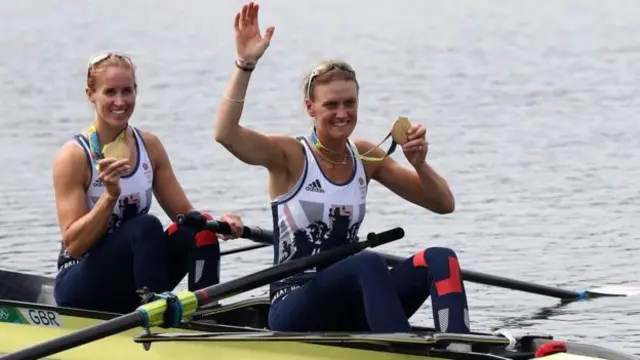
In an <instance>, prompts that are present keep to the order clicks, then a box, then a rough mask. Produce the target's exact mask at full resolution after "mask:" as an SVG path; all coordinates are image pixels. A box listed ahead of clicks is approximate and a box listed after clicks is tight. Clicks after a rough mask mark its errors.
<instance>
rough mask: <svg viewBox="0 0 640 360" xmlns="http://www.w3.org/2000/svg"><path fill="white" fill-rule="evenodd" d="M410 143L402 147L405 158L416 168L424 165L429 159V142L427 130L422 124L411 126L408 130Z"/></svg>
mask: <svg viewBox="0 0 640 360" xmlns="http://www.w3.org/2000/svg"><path fill="white" fill-rule="evenodd" d="M407 135H408V138H409V141H407V142H406V143H405V144H404V145H402V151H403V152H404V156H405V157H406V158H407V160H408V161H409V162H410V163H411V165H413V166H414V167H417V166H420V165H422V164H423V163H424V162H425V161H426V159H427V152H429V142H428V141H427V128H425V127H424V126H422V124H417V123H414V124H411V127H410V128H409V129H408V130H407Z"/></svg>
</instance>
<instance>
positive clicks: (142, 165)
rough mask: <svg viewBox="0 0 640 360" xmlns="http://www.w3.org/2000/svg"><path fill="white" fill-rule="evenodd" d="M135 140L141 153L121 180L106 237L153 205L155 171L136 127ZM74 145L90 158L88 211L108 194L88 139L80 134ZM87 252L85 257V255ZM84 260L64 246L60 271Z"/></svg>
mask: <svg viewBox="0 0 640 360" xmlns="http://www.w3.org/2000/svg"><path fill="white" fill-rule="evenodd" d="M131 129H132V130H133V134H134V137H135V141H134V143H135V146H136V153H137V154H138V156H137V160H136V164H135V166H134V167H133V171H132V172H131V173H130V174H128V175H126V176H122V177H121V178H120V190H121V192H120V197H119V198H118V201H117V202H116V204H115V205H114V207H113V211H112V214H111V220H110V221H109V227H108V229H107V232H106V234H109V233H111V232H113V230H114V229H116V228H117V227H119V226H120V225H122V224H123V223H124V222H126V221H127V220H129V219H132V218H135V217H136V216H138V215H142V214H146V213H148V212H149V208H150V207H151V203H152V201H153V169H152V166H151V160H150V158H149V154H148V153H147V149H146V147H145V146H144V141H143V140H142V136H140V133H139V132H138V129H136V128H135V127H132V128H131ZM74 138H75V140H76V142H75V144H76V145H78V146H79V147H81V148H82V150H84V153H85V155H86V158H87V165H88V166H89V169H91V182H90V183H89V187H88V188H87V189H86V192H85V194H86V197H85V198H86V204H87V208H88V209H92V208H93V206H94V205H95V204H96V202H97V201H98V199H100V196H102V194H103V193H104V191H105V188H104V184H103V183H102V181H101V180H100V179H99V178H98V171H97V169H96V168H95V166H94V164H93V161H92V159H91V150H90V149H91V147H90V146H89V140H88V139H87V138H86V137H85V136H84V135H83V134H78V135H76V136H74ZM88 253H89V252H87V253H86V254H85V255H83V257H84V256H86V255H87V254H88ZM80 260H81V259H74V258H73V257H71V256H70V255H69V254H68V253H67V251H66V249H65V248H64V243H63V244H61V249H60V255H59V256H58V269H59V270H60V269H62V268H63V267H68V266H71V265H73V264H75V263H77V262H79V261H80Z"/></svg>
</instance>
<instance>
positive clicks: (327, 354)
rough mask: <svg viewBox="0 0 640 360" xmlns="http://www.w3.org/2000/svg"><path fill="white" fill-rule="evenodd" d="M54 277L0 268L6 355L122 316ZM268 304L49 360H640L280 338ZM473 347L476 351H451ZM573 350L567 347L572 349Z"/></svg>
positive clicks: (537, 339) (394, 341)
mask: <svg viewBox="0 0 640 360" xmlns="http://www.w3.org/2000/svg"><path fill="white" fill-rule="evenodd" d="M52 287H53V279H51V278H49V277H44V276H39V275H31V274H25V273H19V272H12V271H0V333H1V334H2V335H0V353H10V352H13V351H17V350H19V349H22V348H25V347H28V346H30V345H33V344H36V343H41V342H44V341H47V340H51V339H53V338H58V337H60V336H63V335H66V334H70V333H72V332H75V331H78V330H80V329H84V328H87V327H89V326H92V325H95V324H98V323H101V322H104V321H105V320H109V319H113V318H115V317H117V316H119V315H121V314H112V313H104V312H97V311H87V310H82V309H73V308H65V307H59V306H56V305H55V301H54V300H53V296H52ZM269 306H270V303H269V299H268V298H263V297H258V298H250V299H243V300H238V301H232V302H229V303H220V304H215V305H212V306H204V307H201V308H199V309H198V310H197V311H196V312H195V313H194V314H193V315H192V317H191V319H192V321H190V322H185V323H183V324H182V325H181V326H178V327H175V328H160V327H156V328H151V329H148V330H145V329H141V328H138V329H132V330H128V331H124V332H121V333H118V334H116V335H111V336H108V337H106V338H104V339H100V340H97V341H93V342H90V343H88V344H85V345H82V346H78V347H74V348H72V349H69V350H65V351H63V352H60V353H58V354H55V355H52V356H51V357H48V359H60V360H71V359H95V360H102V359H119V360H123V359H141V360H152V359H211V358H215V359H265V360H270V359H278V360H286V359H313V360H319V359H332V360H333V359H354V360H358V359H366V360H396V359H397V360H399V359H431V360H440V359H453V360H490V359H491V360H503V359H531V358H535V357H542V356H546V357H547V358H548V359H549V360H589V359H591V360H593V359H596V358H599V359H610V360H638V359H637V358H636V357H633V356H630V355H627V354H624V353H620V352H618V351H614V350H611V349H607V348H603V347H599V346H595V345H588V344H578V343H573V342H564V341H558V340H557V339H554V338H553V337H552V336H549V335H546V334H531V333H530V334H525V335H521V336H518V337H511V336H509V335H508V334H499V335H498V334H490V333H472V334H467V335H463V334H449V333H437V332H435V331H434V330H433V329H431V328H427V327H419V326H413V332H412V333H408V334H374V333H278V332H273V331H270V330H269V329H268V325H267V324H268V322H267V319H268V311H269ZM452 341H453V342H458V343H469V344H471V345H472V351H473V352H472V353H460V352H455V351H452V350H444V347H445V345H447V344H448V343H449V342H452ZM565 346H566V347H565Z"/></svg>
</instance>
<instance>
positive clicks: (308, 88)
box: [303, 60, 360, 101]
mask: <svg viewBox="0 0 640 360" xmlns="http://www.w3.org/2000/svg"><path fill="white" fill-rule="evenodd" d="M335 80H343V81H353V82H355V83H356V87H357V89H358V90H360V84H359V83H358V79H357V77H356V72H355V70H353V68H352V67H351V65H349V63H347V62H345V61H342V60H324V61H321V62H319V63H317V64H316V65H315V66H314V68H313V71H311V72H310V73H309V75H307V76H305V78H304V90H303V91H304V97H305V99H309V100H311V101H313V100H314V98H315V88H316V85H318V84H328V83H330V82H332V81H335Z"/></svg>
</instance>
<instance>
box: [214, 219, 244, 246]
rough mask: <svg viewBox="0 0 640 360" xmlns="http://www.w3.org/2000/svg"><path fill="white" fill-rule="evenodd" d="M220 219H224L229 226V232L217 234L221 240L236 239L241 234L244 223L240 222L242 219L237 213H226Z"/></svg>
mask: <svg viewBox="0 0 640 360" xmlns="http://www.w3.org/2000/svg"><path fill="white" fill-rule="evenodd" d="M220 221H224V222H226V223H228V224H229V226H231V234H230V235H227V234H224V235H223V234H218V237H219V238H220V239H222V240H230V239H237V238H239V237H240V236H242V230H243V229H244V224H243V223H242V219H241V218H240V216H239V215H236V214H232V213H227V214H224V215H222V217H221V218H220Z"/></svg>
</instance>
